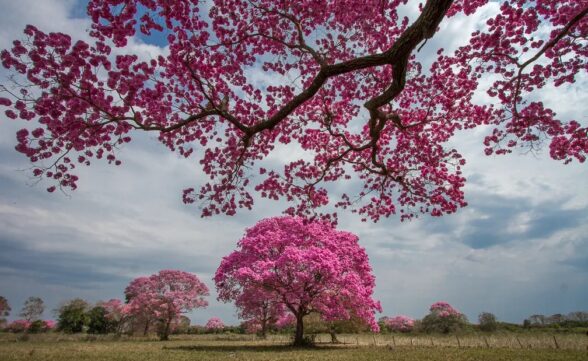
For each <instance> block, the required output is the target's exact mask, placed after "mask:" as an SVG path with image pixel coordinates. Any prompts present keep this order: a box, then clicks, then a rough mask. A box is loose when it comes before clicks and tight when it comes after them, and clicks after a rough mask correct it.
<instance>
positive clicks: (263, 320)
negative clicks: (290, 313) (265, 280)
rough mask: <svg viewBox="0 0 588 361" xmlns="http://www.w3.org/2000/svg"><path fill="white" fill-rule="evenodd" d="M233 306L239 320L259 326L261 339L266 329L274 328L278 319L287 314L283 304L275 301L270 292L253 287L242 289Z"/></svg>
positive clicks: (265, 334)
mask: <svg viewBox="0 0 588 361" xmlns="http://www.w3.org/2000/svg"><path fill="white" fill-rule="evenodd" d="M235 305H236V306H237V309H238V310H239V317H240V318H242V319H245V320H251V321H252V322H254V323H257V324H258V325H259V335H260V336H261V337H263V338H265V337H266V336H267V331H268V329H269V328H271V327H273V326H275V324H276V322H277V321H278V320H279V319H280V318H284V315H285V314H286V312H287V309H286V307H285V306H284V304H283V303H282V302H279V301H277V300H275V299H274V297H273V295H272V294H271V292H267V291H264V290H259V289H255V288H254V287H250V288H247V289H244V290H243V293H242V295H241V297H239V298H238V299H237V300H236V302H235Z"/></svg>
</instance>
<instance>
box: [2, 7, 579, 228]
mask: <svg viewBox="0 0 588 361" xmlns="http://www.w3.org/2000/svg"><path fill="white" fill-rule="evenodd" d="M122 3H123V1H122V0H89V1H88V7H87V14H88V16H89V17H90V29H88V30H89V31H88V34H89V40H87V41H85V40H84V41H83V40H79V41H76V40H75V39H72V36H70V35H68V34H64V33H46V32H44V31H42V30H41V29H39V28H37V27H35V26H32V25H29V26H27V27H26V28H25V29H24V34H25V35H26V38H27V41H18V40H16V41H14V42H13V43H12V44H13V46H12V47H11V48H10V49H6V50H3V51H2V52H1V53H0V61H1V63H2V66H3V67H4V68H6V69H8V70H9V71H10V72H12V73H14V74H16V75H18V76H19V77H20V78H22V82H21V81H20V79H19V82H18V83H17V84H16V87H17V88H18V87H19V86H20V88H21V89H17V90H15V91H11V92H10V93H8V92H6V93H7V94H2V97H0V107H2V108H7V109H5V110H4V112H3V113H4V114H5V116H6V117H8V118H11V119H20V121H23V122H28V121H31V120H32V121H34V122H35V123H38V124H40V125H41V127H42V128H43V129H44V130H45V132H44V134H41V133H40V132H37V133H35V134H26V135H23V136H19V137H18V139H17V145H16V147H15V149H16V150H17V151H18V152H20V153H22V154H23V155H25V156H26V157H28V158H29V159H30V161H31V162H33V163H38V164H53V163H52V161H53V162H54V165H53V166H52V168H53V169H51V173H52V174H53V176H52V177H49V176H47V174H48V173H47V172H44V173H43V174H38V172H37V176H38V177H44V176H46V177H47V179H48V180H50V181H51V182H53V183H54V186H53V187H50V188H48V190H49V191H53V190H55V189H56V188H55V187H57V186H59V187H60V189H75V188H76V187H77V183H78V177H77V175H76V172H78V170H77V167H78V166H80V165H90V164H93V163H94V160H93V159H92V158H95V159H97V160H104V161H105V162H107V163H108V164H112V165H115V166H116V165H120V164H121V162H120V160H119V159H118V157H117V156H118V153H117V152H116V151H115V150H116V149H118V148H119V146H120V145H122V144H125V143H128V142H129V141H130V140H131V135H132V132H135V131H146V132H155V133H156V134H157V139H158V140H159V141H160V142H162V143H163V144H164V145H165V146H166V147H167V148H168V149H169V150H170V151H174V152H177V153H178V154H179V155H181V156H182V157H186V158H196V162H194V163H196V164H199V165H200V167H201V168H202V171H203V172H204V174H205V175H206V177H207V180H206V182H205V183H204V184H200V185H198V186H192V187H187V188H186V190H185V191H184V193H183V195H182V199H183V201H184V202H185V203H187V204H191V203H197V204H198V206H200V207H201V208H202V215H203V216H212V215H217V214H227V215H234V214H236V212H237V211H238V210H240V209H251V208H252V207H253V205H254V198H255V195H254V193H257V196H259V197H262V198H268V199H272V200H280V199H282V200H286V201H288V203H289V204H288V206H287V208H286V209H285V210H284V212H285V213H286V214H288V215H296V216H302V217H306V218H309V219H318V218H321V219H322V220H325V221H329V222H336V221H337V216H336V213H326V214H325V210H324V209H325V207H326V206H329V205H331V206H332V205H334V206H335V207H337V208H340V209H350V210H351V212H354V213H357V214H358V215H359V217H361V219H362V220H367V219H370V220H373V221H378V220H379V219H381V218H382V217H391V216H394V215H396V216H398V217H400V219H402V220H408V219H412V218H414V217H417V216H418V215H419V214H430V215H431V216H442V215H445V214H450V213H454V212H456V211H457V210H458V209H459V208H461V207H465V206H466V205H467V202H466V200H465V194H464V187H465V184H466V179H465V176H464V174H463V169H462V167H463V166H464V165H465V163H466V161H465V159H464V158H463V157H462V155H461V153H460V151H459V150H457V149H452V148H451V147H449V146H448V144H452V143H451V141H452V139H453V138H454V137H455V135H456V134H457V133H458V132H460V131H461V130H463V129H473V128H480V127H488V126H489V127H490V128H491V130H490V131H489V132H488V134H487V137H486V138H485V140H484V144H483V148H484V152H485V154H487V155H489V156H490V155H503V154H509V153H511V152H512V151H513V150H514V149H521V148H522V149H535V148H536V147H537V146H538V145H539V144H540V143H545V144H548V145H549V154H550V155H551V157H552V158H553V159H555V160H559V161H562V162H563V163H569V162H572V161H578V162H584V161H585V159H586V154H587V153H588V128H587V127H586V126H585V125H583V126H582V125H580V124H579V122H577V121H576V120H574V119H573V118H574V117H576V119H581V118H582V117H584V114H583V113H582V111H581V110H582V107H578V109H577V111H576V113H575V114H571V115H566V116H565V118H561V117H558V116H557V115H556V111H555V110H552V109H549V108H547V107H546V106H545V105H544V104H543V103H542V102H541V101H538V100H537V99H541V98H542V97H543V96H544V95H545V93H544V91H545V89H547V88H548V87H561V86H566V87H574V86H575V87H576V88H577V87H579V85H578V84H579V83H576V80H577V79H578V77H579V76H580V75H581V74H585V73H586V67H587V64H588V63H587V59H588V47H587V46H585V40H582V39H586V37H587V36H588V26H587V25H586V19H587V16H588V8H587V7H586V2H585V0H558V1H554V0H533V1H498V2H493V4H496V6H492V7H488V6H484V5H486V4H488V0H430V1H426V2H423V4H420V5H419V6H418V7H417V5H416V4H413V3H412V2H411V3H410V6H414V7H415V8H414V11H415V14H416V16H414V19H412V20H409V19H408V18H407V17H404V16H403V15H402V14H403V11H402V10H400V9H402V7H403V6H404V5H405V4H406V3H407V1H406V0H388V1H382V0H364V1H361V2H357V1H355V2H353V1H352V2H350V1H342V0H330V1H326V0H325V1H302V2H300V1H291V2H276V1H274V0H256V1H245V0H232V1H225V0H215V1H210V2H207V4H206V6H204V5H203V4H202V3H201V1H198V0H190V1H179V0H125V1H124V4H125V5H124V6H121V4H122ZM357 3H361V6H356V5H357ZM417 4H418V2H417ZM458 14H459V15H460V17H459V18H458V17H457V16H456V15H458ZM481 16H482V17H481ZM467 17H471V19H483V21H484V24H482V25H483V26H480V30H477V31H475V32H473V33H472V34H462V35H463V36H464V39H463V40H464V42H463V43H464V45H463V46H461V47H459V48H457V49H456V50H454V51H451V52H449V51H446V50H444V48H443V47H442V46H443V45H451V44H439V42H437V41H435V40H432V41H428V40H429V39H430V38H432V39H436V38H437V35H436V34H437V32H438V30H439V29H444V28H446V27H448V26H449V27H450V26H452V24H454V23H456V22H458V21H463V18H467ZM137 32H141V34H142V36H145V37H150V36H159V37H160V36H161V35H162V34H165V35H166V36H165V39H166V40H167V44H166V49H168V51H166V53H165V54H164V55H160V56H158V57H157V58H156V59H149V60H143V59H141V58H140V57H139V56H138V54H134V53H130V52H131V50H129V48H127V47H126V45H127V44H128V39H129V38H132V37H133V36H137V35H138V34H137ZM347 33H349V34H352V36H344V34H347ZM436 44H438V46H439V48H437V49H433V48H430V47H431V46H433V45H436ZM113 47H115V48H117V49H113ZM421 47H425V48H426V49H429V50H431V52H430V54H432V55H431V56H429V57H428V58H429V59H430V60H431V65H430V67H429V68H428V69H425V68H424V66H423V64H422V63H421V62H419V60H418V57H416V56H415V54H416V53H417V51H418V50H419V49H420V48H421ZM435 50H436V52H435ZM253 66H258V68H261V70H262V71H263V72H264V73H265V74H266V75H267V77H270V78H272V79H276V81H275V83H273V84H271V85H268V86H266V85H263V86H259V84H258V82H256V81H254V80H252V79H251V77H250V76H248V75H249V71H250V69H251V68H252V67H253ZM293 78H296V86H294V85H293V84H292V83H291V81H290V80H289V79H293ZM280 79H282V80H284V81H280ZM286 79H288V81H286ZM6 88H9V87H6ZM10 88H11V87H10ZM11 89H12V88H11ZM18 90H20V91H18ZM578 90H579V91H581V90H582V89H579V88H578ZM481 92H485V93H486V94H487V95H488V96H487V97H486V99H484V100H483V101H479V100H478V99H477V98H480V97H477V96H474V95H476V94H479V93H481ZM488 102H490V103H491V104H488ZM560 113H561V112H560ZM23 127H24V125H23ZM283 145H289V146H291V147H295V149H296V150H297V151H301V152H305V153H306V154H305V155H304V156H300V157H298V159H294V160H292V161H290V162H288V163H287V164H278V165H276V166H273V167H270V166H268V164H271V163H272V162H268V159H270V157H272V156H275V151H276V149H278V148H280V147H281V146H283ZM70 152H71V153H72V154H75V153H77V154H75V157H74V158H78V156H80V155H83V156H84V157H85V160H84V161H82V162H79V163H76V164H73V163H70V164H68V163H66V162H65V159H64V158H63V155H64V154H65V153H70ZM292 154H296V153H292ZM57 168H62V169H57ZM254 178H255V181H251V179H254ZM356 184H359V187H357V186H355V185H356ZM333 185H336V186H333Z"/></svg>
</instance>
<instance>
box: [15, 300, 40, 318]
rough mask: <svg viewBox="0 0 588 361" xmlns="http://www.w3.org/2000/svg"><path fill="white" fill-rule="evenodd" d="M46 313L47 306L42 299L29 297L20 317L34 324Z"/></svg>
mask: <svg viewBox="0 0 588 361" xmlns="http://www.w3.org/2000/svg"><path fill="white" fill-rule="evenodd" d="M43 311H45V305H44V304H43V300H42V299H41V298H40V297H32V296H31V297H29V298H27V300H26V301H25V303H24V306H23V307H22V310H21V311H20V314H19V316H20V317H22V318H24V319H25V320H27V321H29V322H33V321H36V320H38V319H39V318H41V316H42V315H43Z"/></svg>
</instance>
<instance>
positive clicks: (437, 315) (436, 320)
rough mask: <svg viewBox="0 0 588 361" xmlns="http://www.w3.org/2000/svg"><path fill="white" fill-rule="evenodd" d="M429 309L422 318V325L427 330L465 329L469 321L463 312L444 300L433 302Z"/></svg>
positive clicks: (442, 331) (449, 330) (450, 330)
mask: <svg viewBox="0 0 588 361" xmlns="http://www.w3.org/2000/svg"><path fill="white" fill-rule="evenodd" d="M429 311H430V313H429V314H428V315H426V316H425V317H424V318H423V320H422V327H423V329H424V330H425V331H427V332H441V333H449V332H453V331H457V330H460V329H463V327H464V326H465V325H466V324H467V322H468V320H467V317H466V316H465V315H464V314H463V313H461V312H459V311H458V310H457V309H455V308H453V306H451V305H450V304H449V303H447V302H444V301H438V302H435V303H433V304H432V305H431V307H430V308H429Z"/></svg>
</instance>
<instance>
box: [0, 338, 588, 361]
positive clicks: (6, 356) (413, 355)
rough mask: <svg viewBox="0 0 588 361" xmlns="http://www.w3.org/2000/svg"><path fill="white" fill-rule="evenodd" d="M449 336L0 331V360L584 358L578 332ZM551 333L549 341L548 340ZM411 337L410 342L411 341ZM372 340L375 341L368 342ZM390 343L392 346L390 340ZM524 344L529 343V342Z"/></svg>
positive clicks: (587, 352) (583, 341)
mask: <svg viewBox="0 0 588 361" xmlns="http://www.w3.org/2000/svg"><path fill="white" fill-rule="evenodd" d="M515 337H516V335H514V334H508V335H500V334H498V335H492V336H487V341H488V345H489V346H490V348H488V346H487V345H486V342H485V341H484V340H483V336H475V335H473V336H459V339H460V346H461V347H458V345H457V339H456V338H455V336H432V337H429V336H417V337H410V336H405V335H394V336H393V335H375V336H373V335H359V336H356V335H341V336H339V339H340V340H341V341H343V342H344V343H343V344H340V345H329V344H327V342H328V340H330V338H329V337H328V335H318V336H317V339H316V340H317V341H318V345H317V347H315V348H309V349H295V348H292V347H290V346H288V345H287V342H288V341H289V338H288V337H287V336H272V337H271V338H270V339H268V340H259V339H256V338H255V337H253V336H249V335H182V336H175V337H173V338H172V340H171V341H167V342H159V341H156V340H154V339H153V338H143V337H137V338H129V337H122V338H120V339H118V340H114V338H113V336H100V337H88V336H86V335H60V334H48V335H31V337H30V338H29V340H28V341H17V338H18V335H9V334H3V335H0V360H1V361H17V360H31V361H34V360H45V361H52V360H65V361H68V360H72V361H73V360H76V361H77V360H88V361H98V360H125V361H135V360H137V361H138V360H141V361H143V360H147V361H148V360H168V361H180V360H312V361H316V360H333V361H334V360H342V361H343V360H357V361H361V360H409V361H410V360H456V361H460V360H587V359H588V350H587V348H586V347H587V346H588V337H586V336H584V335H556V338H557V341H558V344H559V347H560V348H559V349H556V348H555V345H554V341H553V335H550V334H545V335H518V338H519V341H520V342H521V344H522V345H523V347H522V348H521V344H519V342H518V341H517V340H516V339H515ZM550 337H551V341H550ZM411 342H412V346H411ZM374 345H375V346H374ZM394 345H396V346H394ZM529 345H530V348H529Z"/></svg>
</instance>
